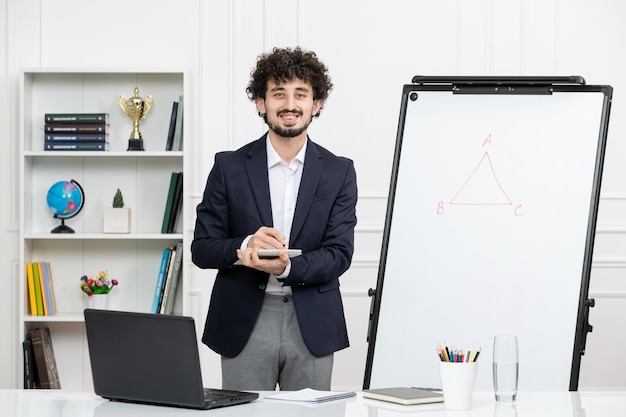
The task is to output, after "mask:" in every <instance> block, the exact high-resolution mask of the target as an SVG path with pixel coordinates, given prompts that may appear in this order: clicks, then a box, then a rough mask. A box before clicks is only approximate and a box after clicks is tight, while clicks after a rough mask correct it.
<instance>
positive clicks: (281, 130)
mask: <svg viewBox="0 0 626 417" xmlns="http://www.w3.org/2000/svg"><path fill="white" fill-rule="evenodd" d="M255 103H256V106H257V110H258V111H259V112H260V113H265V114H266V116H265V121H266V123H267V125H268V126H269V129H270V131H271V132H273V133H275V134H276V135H278V136H280V137H283V138H296V137H300V136H302V137H303V138H306V130H307V128H308V127H309V125H310V124H311V121H312V119H313V115H315V114H316V113H317V112H318V111H319V110H320V108H321V107H322V104H323V100H314V99H313V88H312V87H311V84H310V83H307V82H304V81H303V80H301V79H299V78H294V79H292V80H289V81H285V82H280V83H276V82H275V81H271V80H270V81H268V82H267V91H266V93H265V99H263V98H260V97H258V98H256V99H255Z"/></svg>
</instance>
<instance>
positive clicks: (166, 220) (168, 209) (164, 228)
mask: <svg viewBox="0 0 626 417" xmlns="http://www.w3.org/2000/svg"><path fill="white" fill-rule="evenodd" d="M179 175H180V173H179V172H172V175H171V176H170V186H169V189H168V192H167V200H165V213H164V214H163V223H162V224H161V233H168V228H169V224H170V217H171V215H172V207H173V205H174V197H175V195H176V182H177V181H178V176H179Z"/></svg>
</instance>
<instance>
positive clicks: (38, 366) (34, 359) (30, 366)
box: [23, 327, 61, 389]
mask: <svg viewBox="0 0 626 417" xmlns="http://www.w3.org/2000/svg"><path fill="white" fill-rule="evenodd" d="M23 347H24V388H47V389H61V382H60V380H59V372H58V370H57V366H56V359H55V357H54V349H53V348H52V337H51V336H50V330H49V329H48V328H47V327H44V328H37V329H30V330H29V331H28V334H27V335H26V339H25V340H24V343H23Z"/></svg>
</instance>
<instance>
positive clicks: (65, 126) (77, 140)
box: [44, 113, 109, 151]
mask: <svg viewBox="0 0 626 417" xmlns="http://www.w3.org/2000/svg"><path fill="white" fill-rule="evenodd" d="M44 131H45V133H44V135H45V136H44V150H46V151H106V150H108V148H109V114H108V113H46V114H45V126H44Z"/></svg>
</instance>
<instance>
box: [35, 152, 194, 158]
mask: <svg viewBox="0 0 626 417" xmlns="http://www.w3.org/2000/svg"><path fill="white" fill-rule="evenodd" d="M24 156H46V157H48V156H65V157H67V156H76V157H84V156H95V157H105V158H114V157H115V158H117V157H133V158H135V157H137V158H146V157H155V156H158V157H171V158H180V157H182V156H183V152H182V151H143V152H141V151H132V152H125V151H86V152H80V151H24Z"/></svg>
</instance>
